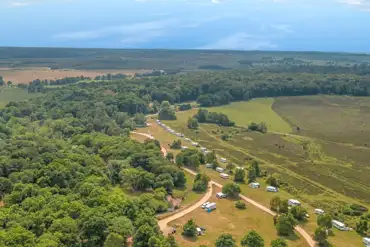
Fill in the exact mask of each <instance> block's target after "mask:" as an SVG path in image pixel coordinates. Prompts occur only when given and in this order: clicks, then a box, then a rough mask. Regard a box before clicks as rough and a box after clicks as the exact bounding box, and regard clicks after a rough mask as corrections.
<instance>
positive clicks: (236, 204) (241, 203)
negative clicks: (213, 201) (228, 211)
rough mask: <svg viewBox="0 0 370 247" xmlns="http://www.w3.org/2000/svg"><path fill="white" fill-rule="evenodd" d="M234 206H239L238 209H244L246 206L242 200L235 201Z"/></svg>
mask: <svg viewBox="0 0 370 247" xmlns="http://www.w3.org/2000/svg"><path fill="white" fill-rule="evenodd" d="M235 207H236V208H239V209H246V208H247V205H246V204H245V202H243V201H237V202H236V203H235Z"/></svg>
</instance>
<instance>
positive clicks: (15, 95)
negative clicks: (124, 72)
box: [0, 87, 39, 108]
mask: <svg viewBox="0 0 370 247" xmlns="http://www.w3.org/2000/svg"><path fill="white" fill-rule="evenodd" d="M37 96H39V94H37V93H34V94H30V93H28V92H27V91H25V90H24V89H19V88H7V87H0V108H2V107H4V106H5V105H6V104H7V103H9V102H10V101H22V100H28V99H30V98H33V97H37Z"/></svg>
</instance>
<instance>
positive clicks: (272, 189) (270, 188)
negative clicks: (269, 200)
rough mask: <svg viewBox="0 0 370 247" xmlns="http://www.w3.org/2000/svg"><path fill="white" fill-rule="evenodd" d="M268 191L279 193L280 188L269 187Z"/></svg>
mask: <svg viewBox="0 0 370 247" xmlns="http://www.w3.org/2000/svg"><path fill="white" fill-rule="evenodd" d="M266 191H267V192H278V188H276V187H274V186H267V187H266Z"/></svg>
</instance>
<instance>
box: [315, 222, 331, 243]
mask: <svg viewBox="0 0 370 247" xmlns="http://www.w3.org/2000/svg"><path fill="white" fill-rule="evenodd" d="M327 238H328V235H327V233H326V230H325V229H324V228H322V227H319V228H316V230H315V233H314V239H315V241H316V242H317V243H318V245H319V246H326V244H327Z"/></svg>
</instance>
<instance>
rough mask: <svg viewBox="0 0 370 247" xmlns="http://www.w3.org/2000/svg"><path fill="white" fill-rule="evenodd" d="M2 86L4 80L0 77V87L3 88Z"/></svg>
mask: <svg viewBox="0 0 370 247" xmlns="http://www.w3.org/2000/svg"><path fill="white" fill-rule="evenodd" d="M4 85H5V82H4V78H3V77H2V76H0V86H4Z"/></svg>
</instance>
